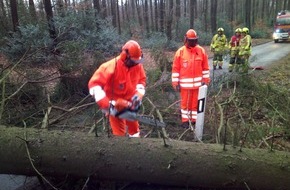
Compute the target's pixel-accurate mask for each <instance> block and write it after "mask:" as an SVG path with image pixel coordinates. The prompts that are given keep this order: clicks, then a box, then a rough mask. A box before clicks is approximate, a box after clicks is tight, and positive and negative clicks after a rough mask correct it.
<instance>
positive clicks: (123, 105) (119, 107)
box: [115, 98, 133, 112]
mask: <svg viewBox="0 0 290 190" xmlns="http://www.w3.org/2000/svg"><path fill="white" fill-rule="evenodd" d="M132 105H133V104H132V102H129V101H127V100H125V99H122V98H119V99H117V101H116V103H115V109H116V111H117V112H121V111H123V110H125V109H131V107H132Z"/></svg>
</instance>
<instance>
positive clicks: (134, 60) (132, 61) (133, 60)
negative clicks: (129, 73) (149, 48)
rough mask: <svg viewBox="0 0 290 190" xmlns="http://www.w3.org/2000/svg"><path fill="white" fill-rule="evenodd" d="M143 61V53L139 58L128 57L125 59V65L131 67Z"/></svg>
mask: <svg viewBox="0 0 290 190" xmlns="http://www.w3.org/2000/svg"><path fill="white" fill-rule="evenodd" d="M143 61H144V59H143V54H142V55H141V57H138V58H135V57H128V58H127V59H126V61H125V65H126V66H127V67H129V68H130V67H134V66H136V65H138V64H139V63H143Z"/></svg>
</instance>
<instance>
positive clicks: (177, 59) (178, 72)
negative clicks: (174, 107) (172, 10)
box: [172, 29, 210, 128]
mask: <svg viewBox="0 0 290 190" xmlns="http://www.w3.org/2000/svg"><path fill="white" fill-rule="evenodd" d="M209 82H210V73H209V65H208V56H207V54H206V52H205V50H204V49H203V48H202V47H201V46H199V45H198V36H197V33H196V32H195V30H193V29H190V30H188V31H187V32H186V34H185V36H184V46H182V47H181V48H179V49H178V50H177V51H176V53H175V56H174V59H173V65H172V86H173V88H174V89H175V90H176V91H178V92H180V97H181V103H180V108H181V120H182V125H181V126H182V127H184V128H189V127H190V126H191V127H192V125H194V124H195V122H196V120H197V115H198V107H199V105H198V101H199V100H198V98H199V97H198V96H199V92H201V90H200V88H201V87H204V88H205V89H207V86H206V85H207V84H209ZM205 92H206V91H205ZM204 94H205V93H204ZM203 103H205V102H203ZM203 107H204V106H203ZM201 111H202V112H203V109H202V110H201ZM202 124H203V121H202Z"/></svg>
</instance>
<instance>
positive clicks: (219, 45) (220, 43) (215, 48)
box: [210, 28, 228, 70]
mask: <svg viewBox="0 0 290 190" xmlns="http://www.w3.org/2000/svg"><path fill="white" fill-rule="evenodd" d="M227 44H228V43H227V37H226V35H225V34H224V29H223V28H218V29H217V34H215V35H214V36H213V38H212V40H211V44H210V50H211V52H213V53H214V57H213V69H214V70H215V69H216V67H217V65H218V68H219V69H222V66H223V55H224V53H225V50H226V49H227Z"/></svg>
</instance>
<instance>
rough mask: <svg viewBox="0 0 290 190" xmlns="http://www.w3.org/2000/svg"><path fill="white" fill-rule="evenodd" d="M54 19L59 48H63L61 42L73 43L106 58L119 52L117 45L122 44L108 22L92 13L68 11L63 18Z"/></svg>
mask: <svg viewBox="0 0 290 190" xmlns="http://www.w3.org/2000/svg"><path fill="white" fill-rule="evenodd" d="M54 19H55V26H56V28H57V30H58V31H59V32H58V42H59V46H60V47H63V46H62V45H63V44H62V43H61V42H66V41H74V43H79V45H80V46H82V47H84V48H85V49H86V50H87V51H100V52H103V53H104V55H107V56H108V55H112V54H114V53H116V52H119V50H120V47H118V45H120V44H122V43H123V42H122V39H121V37H120V35H118V33H117V31H116V29H115V28H113V27H112V25H110V22H109V20H102V19H100V18H98V17H96V15H95V14H94V12H93V11H84V12H82V11H79V12H74V11H70V12H67V13H66V16H65V17H63V16H57V17H55V18H54ZM60 49H61V48H60ZM76 53H77V52H76ZM78 53H81V52H78Z"/></svg>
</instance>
